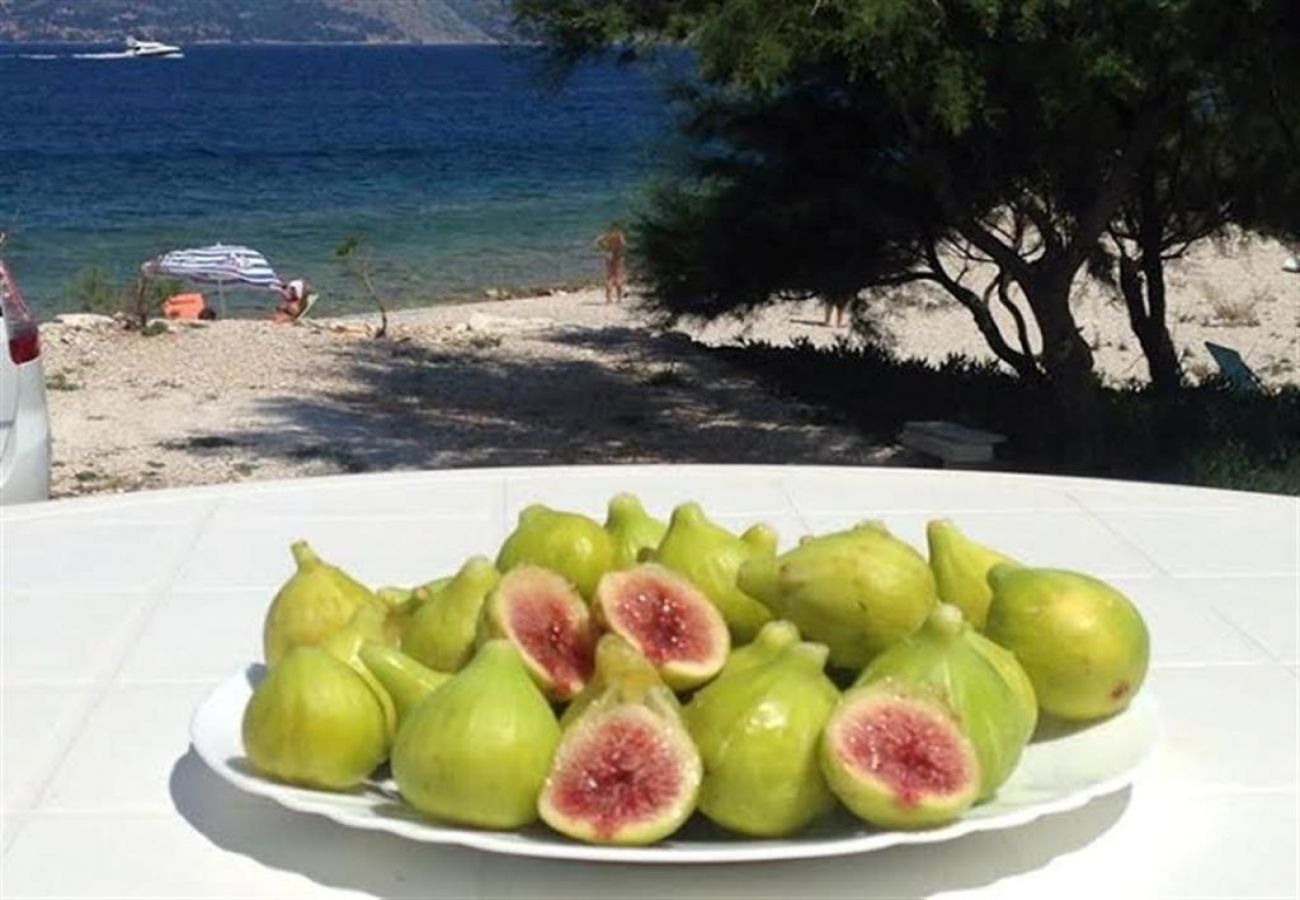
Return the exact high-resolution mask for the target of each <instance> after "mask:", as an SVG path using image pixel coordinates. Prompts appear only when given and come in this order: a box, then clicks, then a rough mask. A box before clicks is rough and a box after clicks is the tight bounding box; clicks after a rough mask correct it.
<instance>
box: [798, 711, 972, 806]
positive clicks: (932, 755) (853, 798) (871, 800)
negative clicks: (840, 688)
mask: <svg viewBox="0 0 1300 900" xmlns="http://www.w3.org/2000/svg"><path fill="white" fill-rule="evenodd" d="M822 750H823V753H822V771H823V773H824V774H825V775H826V778H827V781H828V783H829V784H830V786H831V790H832V791H834V793H835V794H836V796H838V797H839V798H840V799H841V800H842V801H844V804H845V805H846V806H848V807H849V809H851V810H852V811H853V812H854V813H856V814H857V815H858V816H859V817H860V818H862V819H864V820H866V821H867V822H870V823H872V824H873V825H879V826H882V827H889V828H923V827H929V826H933V825H940V824H943V823H945V822H949V821H951V820H952V819H955V818H956V817H957V816H959V815H960V814H961V813H963V812H965V811H966V810H967V809H968V808H970V806H971V804H973V803H974V802H975V798H976V796H977V795H978V793H979V786H980V766H979V758H978V757H977V756H976V754H975V748H974V746H973V745H972V744H971V742H970V739H969V738H968V737H967V735H966V734H965V732H964V731H962V730H961V728H960V727H959V725H958V724H957V721H956V719H955V718H954V717H953V715H952V713H951V711H950V710H948V708H947V707H946V706H945V705H943V704H942V703H940V702H938V701H935V700H930V699H927V698H921V697H917V696H907V695H902V694H896V693H894V692H892V691H889V690H880V689H879V688H873V687H872V686H868V687H865V688H856V689H854V690H853V691H850V692H849V693H848V694H846V695H845V696H844V698H843V700H841V703H840V706H839V707H838V708H837V710H836V711H835V713H833V714H832V716H831V720H830V721H829V722H828V723H827V726H826V732H825V735H824V738H823V745H822Z"/></svg>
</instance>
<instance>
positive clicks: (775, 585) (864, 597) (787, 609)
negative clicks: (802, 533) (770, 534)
mask: <svg viewBox="0 0 1300 900" xmlns="http://www.w3.org/2000/svg"><path fill="white" fill-rule="evenodd" d="M736 583H737V584H738V585H739V587H740V589H741V590H743V591H745V592H746V593H747V594H749V595H751V596H754V597H757V598H758V599H759V600H761V601H763V603H765V604H767V606H768V608H769V609H771V611H772V613H773V614H774V615H775V616H777V617H778V618H781V619H786V620H788V621H790V622H793V623H794V624H795V625H796V626H798V628H799V632H800V634H802V635H803V636H804V637H805V638H807V639H808V640H810V641H817V642H818V643H822V644H825V645H826V646H828V647H829V648H830V662H831V665H832V666H835V667H837V668H841V669H859V668H861V667H862V666H864V665H866V663H867V662H868V661H869V660H870V659H871V657H872V656H874V655H875V654H877V653H879V652H880V651H881V650H884V649H885V648H886V647H888V646H889V645H890V644H892V643H894V642H895V641H897V640H900V639H901V638H903V637H906V636H907V635H909V634H911V633H912V632H913V631H915V630H916V629H917V628H919V627H920V625H921V623H922V622H924V621H925V617H926V616H927V615H929V613H930V610H932V609H933V608H934V606H935V604H936V603H937V602H938V596H937V594H936V591H935V585H934V576H933V575H931V574H930V567H929V566H928V565H927V564H926V562H925V559H923V558H922V557H921V554H919V553H917V552H916V551H915V550H913V549H912V548H911V547H910V546H908V545H907V544H906V543H904V542H903V541H900V540H898V539H897V538H895V537H894V536H893V535H891V534H890V533H889V532H888V531H887V530H886V529H885V527H884V526H883V525H880V524H877V523H865V524H862V525H859V526H857V527H855V528H852V529H850V530H848V531H841V532H836V533H833V534H827V535H822V536H820V537H815V538H806V539H804V540H803V541H802V542H800V544H799V545H798V546H797V547H795V548H794V549H792V550H789V551H787V552H786V553H783V554H782V555H781V556H779V557H775V558H763V559H757V560H751V561H750V562H747V563H745V564H744V565H743V566H741V567H740V572H739V574H738V577H737V581H736Z"/></svg>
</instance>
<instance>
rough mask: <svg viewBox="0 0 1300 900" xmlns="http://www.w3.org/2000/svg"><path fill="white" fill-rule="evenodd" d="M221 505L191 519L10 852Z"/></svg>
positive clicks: (20, 823)
mask: <svg viewBox="0 0 1300 900" xmlns="http://www.w3.org/2000/svg"><path fill="white" fill-rule="evenodd" d="M221 505H222V499H221V498H220V497H215V498H212V500H210V501H209V505H208V508H207V511H206V512H205V513H204V514H203V515H202V516H200V517H199V518H198V520H197V521H196V522H195V521H192V522H191V523H190V524H191V527H192V528H193V529H194V530H193V532H192V534H191V535H190V540H189V541H188V542H187V544H186V547H185V549H184V550H183V551H178V552H177V554H176V555H175V556H174V557H173V558H172V560H171V564H170V565H169V566H168V568H169V569H170V572H169V573H168V575H167V576H166V577H165V579H164V580H163V582H162V584H161V586H160V587H159V588H158V589H157V590H156V591H154V592H152V596H150V597H149V598H148V599H146V600H145V601H144V602H143V603H141V604H140V606H139V608H138V609H137V610H136V611H135V613H134V614H133V617H132V621H131V623H130V626H129V627H127V628H124V629H123V634H122V637H121V638H119V640H118V642H117V645H118V646H117V647H116V648H115V650H116V652H115V653H114V654H113V656H112V657H110V659H109V661H108V662H106V663H105V664H104V666H103V669H102V670H101V671H100V672H99V673H97V678H96V680H95V681H94V682H92V683H91V690H90V696H89V697H88V698H87V699H86V701H85V702H84V703H83V704H82V705H81V707H80V708H79V709H78V710H77V715H76V716H74V717H73V718H74V719H75V721H76V725H75V726H70V727H69V734H70V735H71V737H70V739H69V740H67V741H64V742H63V744H62V746H60V747H59V748H58V750H57V751H56V752H55V753H54V754H53V759H52V760H51V762H50V763H49V765H48V767H47V768H46V770H45V772H44V774H43V776H42V777H40V778H39V779H38V781H37V785H36V789H35V791H34V792H33V793H32V799H31V803H30V805H29V806H28V807H27V808H25V809H23V810H19V811H17V812H16V813H15V819H14V821H13V824H12V828H11V829H8V830H7V833H6V842H5V847H4V853H5V854H8V852H9V850H10V848H11V847H12V846H13V844H14V842H15V841H16V840H17V838H18V836H19V835H20V834H21V833H22V831H23V829H24V828H25V827H26V825H27V822H28V821H29V820H30V818H31V815H32V813H34V812H35V811H37V810H39V809H40V808H41V805H42V803H43V802H44V801H45V798H46V797H47V796H48V794H49V791H50V788H51V786H52V785H53V783H54V779H55V778H56V777H57V776H58V773H59V770H60V769H61V768H62V767H63V764H64V763H65V762H66V761H67V759H68V756H69V754H71V752H72V750H73V748H74V747H75V746H76V744H77V741H78V740H79V739H80V736H81V734H82V732H83V731H84V729H85V726H86V723H87V722H89V721H90V718H91V716H93V715H94V714H95V711H96V710H97V709H99V707H100V706H101V705H102V704H103V702H104V699H105V698H106V697H107V696H108V695H109V693H110V692H111V691H112V690H113V687H114V684H115V680H116V677H117V675H118V673H119V672H121V671H122V668H123V667H124V666H125V665H126V662H127V660H128V657H129V653H128V651H129V650H130V648H131V647H132V646H133V645H134V643H135V642H136V641H137V640H138V639H139V637H140V635H141V634H142V633H143V631H144V629H145V628H146V627H147V626H148V623H149V621H150V619H151V618H152V616H153V613H154V611H155V610H156V609H157V608H158V607H159V606H160V605H161V604H162V603H163V601H164V599H165V598H167V597H168V596H169V595H170V593H169V592H170V589H171V584H172V583H173V582H174V581H175V579H176V576H177V574H179V572H180V570H181V569H182V568H184V566H185V563H186V562H188V560H189V555H190V553H191V552H192V551H193V550H194V549H195V548H196V547H198V546H199V544H200V542H201V540H202V538H203V533H204V530H205V528H206V526H207V523H208V522H209V521H211V519H212V517H213V516H214V515H215V514H216V511H217V510H218V509H219V508H220V507H221Z"/></svg>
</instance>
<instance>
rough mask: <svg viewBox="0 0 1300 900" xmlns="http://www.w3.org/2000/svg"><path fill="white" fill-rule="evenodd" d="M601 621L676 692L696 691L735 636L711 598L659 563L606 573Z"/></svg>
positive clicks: (598, 600) (599, 591)
mask: <svg viewBox="0 0 1300 900" xmlns="http://www.w3.org/2000/svg"><path fill="white" fill-rule="evenodd" d="M595 608H596V618H597V620H598V621H599V622H600V623H601V624H603V625H604V626H605V627H607V628H608V629H609V630H610V631H612V632H614V633H615V634H617V635H619V636H620V637H622V638H623V639H624V640H626V641H627V642H628V643H629V644H631V645H632V646H633V647H635V648H636V650H637V651H638V652H639V653H640V654H641V655H642V656H644V657H645V658H646V659H647V660H649V661H650V663H651V665H653V666H654V667H655V669H656V670H657V671H658V672H659V677H660V678H662V679H663V680H664V683H665V684H667V685H668V686H669V687H670V688H672V689H673V690H676V691H687V690H690V689H691V688H694V687H698V686H699V685H701V684H704V682H706V681H708V680H709V679H711V678H713V676H715V675H717V674H718V672H719V670H721V669H722V666H723V664H724V663H726V661H727V654H728V652H730V650H731V636H730V634H729V633H728V632H727V623H726V620H724V619H723V618H722V614H721V613H720V612H718V608H717V607H716V606H714V605H713V604H712V603H710V602H709V598H708V597H707V596H705V594H704V593H703V592H702V591H700V590H699V588H697V587H695V585H694V584H692V583H691V582H690V581H688V580H687V579H686V578H685V577H683V576H681V575H678V574H677V573H676V572H674V571H672V570H671V569H668V568H665V567H664V566H661V565H658V564H657V563H643V564H642V565H639V566H636V567H634V568H631V569H624V570H622V571H617V572H607V573H606V574H605V576H604V577H603V578H601V579H600V584H599V585H598V586H597V587H596V597H595Z"/></svg>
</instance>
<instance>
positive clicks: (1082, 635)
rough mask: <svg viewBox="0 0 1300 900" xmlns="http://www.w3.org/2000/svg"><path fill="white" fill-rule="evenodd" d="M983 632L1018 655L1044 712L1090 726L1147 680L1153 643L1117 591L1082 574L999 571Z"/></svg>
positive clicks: (1001, 568)
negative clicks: (1088, 722)
mask: <svg viewBox="0 0 1300 900" xmlns="http://www.w3.org/2000/svg"><path fill="white" fill-rule="evenodd" d="M989 584H991V585H992V587H993V600H992V602H991V603H990V604H989V615H988V623H987V625H986V626H985V633H986V634H987V635H988V637H989V638H990V639H991V640H993V641H994V642H995V643H997V644H999V645H1001V646H1002V647H1005V648H1006V649H1007V650H1009V651H1011V652H1012V653H1013V654H1015V657H1016V659H1017V660H1019V662H1020V665H1021V666H1023V667H1024V670H1025V672H1026V673H1027V674H1028V676H1029V680H1030V681H1031V682H1032V683H1033V686H1034V694H1035V695H1036V696H1037V698H1038V705H1039V706H1040V707H1041V708H1042V710H1043V711H1044V712H1047V713H1050V714H1052V715H1054V716H1057V717H1058V718H1061V719H1068V720H1074V721H1089V720H1092V719H1099V718H1102V717H1104V716H1108V715H1111V714H1113V713H1116V712H1119V711H1120V710H1122V709H1124V708H1125V707H1126V706H1128V704H1129V701H1131V700H1132V699H1133V697H1134V695H1136V694H1137V692H1138V690H1139V689H1140V688H1141V687H1142V682H1143V681H1144V680H1145V679H1146V673H1147V664H1148V662H1149V660H1150V655H1151V638H1150V635H1149V633H1148V632H1147V627H1146V623H1145V622H1144V621H1143V620H1142V615H1141V613H1139V612H1138V611H1137V608H1136V607H1135V606H1134V605H1133V604H1132V602H1130V601H1129V599H1128V598H1127V597H1125V596H1124V595H1123V594H1121V593H1120V592H1119V591H1117V590H1115V588H1113V587H1111V586H1110V585H1108V584H1106V583H1105V582H1103V581H1100V580H1098V579H1096V578H1092V577H1090V576H1088V575H1082V574H1080V573H1077V572H1067V571H1062V570H1058V569H1030V568H1017V567H1014V566H1002V565H999V566H994V567H993V570H992V571H991V572H990V573H989Z"/></svg>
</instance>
